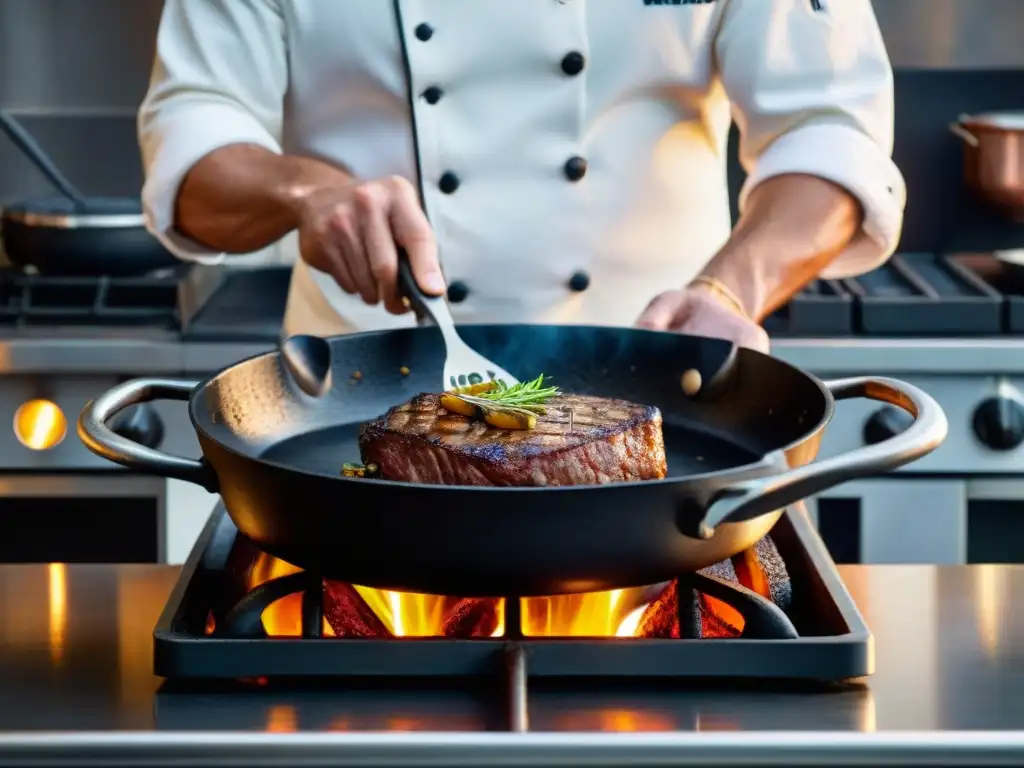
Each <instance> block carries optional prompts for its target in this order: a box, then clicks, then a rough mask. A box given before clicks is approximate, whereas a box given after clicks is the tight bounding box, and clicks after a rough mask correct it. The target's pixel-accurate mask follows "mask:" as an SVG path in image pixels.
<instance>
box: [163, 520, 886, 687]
mask: <svg viewBox="0 0 1024 768" xmlns="http://www.w3.org/2000/svg"><path fill="white" fill-rule="evenodd" d="M239 538H241V537H240V536H239V534H238V531H237V529H236V528H235V526H234V525H233V524H232V522H231V520H230V518H229V517H228V515H227V514H226V512H225V510H224V508H223V506H219V507H218V509H217V510H216V511H215V512H214V514H213V515H212V517H211V519H210V521H209V523H208V524H207V527H206V529H205V530H204V532H203V533H202V535H201V536H200V538H199V540H198V541H197V543H196V546H195V548H194V550H193V553H192V555H191V556H190V558H189V560H188V562H187V564H186V566H185V567H184V569H183V571H182V575H181V577H180V579H179V582H178V584H177V586H176V588H175V590H174V592H173V594H172V596H171V598H170V600H169V601H168V604H167V606H166V608H165V610H164V613H163V615H162V617H161V619H160V622H159V624H158V626H157V628H156V630H155V632H154V650H155V654H154V668H155V672H156V674H158V675H160V676H162V677H165V678H172V679H182V680H195V679H200V678H206V679H243V678H246V679H248V678H288V679H293V678H306V679H314V678H325V679H332V678H333V679H337V678H350V679H353V680H354V679H357V678H386V679H391V680H396V679H400V678H409V679H434V680H440V679H442V678H466V679H470V678H477V679H479V678H486V677H491V676H494V675H499V676H504V677H506V678H508V679H509V686H510V689H512V690H515V685H518V683H515V684H513V679H512V678H513V677H514V679H515V680H519V679H520V678H526V677H529V678H530V679H533V678H584V677H589V678H605V679H608V678H617V679H620V680H622V679H644V678H646V679H650V680H654V679H671V678H675V679H678V680H686V679H691V680H696V679H707V678H716V679H718V678H758V679H773V678H774V679H802V680H810V681H837V680H847V679H851V678H857V677H861V676H863V675H866V674H870V673H871V671H872V652H871V646H872V639H871V635H870V633H869V631H868V629H867V627H866V626H865V625H864V623H863V620H862V619H861V617H860V615H859V613H858V612H857V609H856V607H855V606H854V604H853V601H852V599H851V598H850V596H849V594H848V593H847V592H846V590H845V587H844V586H843V584H842V582H841V580H840V578H839V575H838V573H837V572H836V570H835V566H834V565H833V564H832V562H831V560H830V558H829V557H828V553H827V551H826V550H825V547H824V545H823V544H822V542H821V540H820V538H818V536H817V533H816V532H815V531H814V530H813V528H812V526H811V525H810V523H809V521H808V520H807V517H806V515H805V514H804V513H803V512H801V511H797V510H788V511H787V512H786V513H785V514H784V515H783V516H782V518H781V519H780V521H779V523H778V524H777V525H776V527H775V529H774V530H773V532H772V541H773V542H774V544H775V546H776V547H777V549H778V552H779V554H780V555H781V558H782V560H783V561H784V562H785V566H786V568H787V570H788V573H789V577H790V578H789V580H788V581H789V584H790V589H791V595H790V604H789V607H788V608H787V609H786V610H785V611H783V610H782V609H781V608H779V607H778V606H776V605H775V604H774V603H772V601H770V600H766V599H765V598H764V597H762V596H761V595H760V594H757V593H755V592H753V591H752V590H746V589H744V588H737V587H736V585H735V584H733V583H731V582H729V581H727V580H725V579H723V578H722V577H721V576H718V575H715V574H709V573H707V572H705V573H702V574H689V575H687V576H685V577H683V579H682V581H681V582H679V583H680V584H683V585H684V586H685V587H686V588H687V589H688V591H689V592H691V593H692V592H694V591H696V592H697V593H699V594H703V595H711V596H713V597H717V598H721V599H725V600H727V601H729V602H730V604H731V605H733V606H734V607H735V608H736V610H738V611H740V612H741V613H743V615H744V616H745V617H746V619H747V626H746V627H745V628H744V634H743V635H742V636H741V637H739V638H731V637H725V638H712V639H709V638H700V639H695V638H693V637H690V636H688V635H692V634H693V632H692V629H691V630H689V631H683V628H684V627H686V626H687V622H692V621H693V614H694V611H693V603H692V601H687V600H684V601H683V606H682V607H681V608H680V609H679V613H680V622H679V624H680V633H679V634H680V637H679V638H678V639H676V638H664V637H655V638H646V637H645V638H618V637H601V638H584V637H564V638H556V637H551V638H549V637H525V638H524V637H512V636H505V637H495V638H491V637H483V638H473V639H448V638H437V637H406V638H397V639H396V638H373V637H371V638H367V637H362V638H321V637H319V636H318V635H319V627H320V626H322V622H321V621H318V619H322V617H323V612H324V605H323V597H322V596H323V589H322V580H321V579H320V578H319V577H318V576H316V575H310V574H307V573H301V572H300V573H296V574H292V575H291V576H289V577H285V578H282V579H278V580H274V581H272V582H266V584H265V588H264V589H262V590H260V589H259V588H257V589H254V590H252V591H250V592H249V593H248V594H246V595H245V596H244V597H243V598H242V599H241V600H239V599H238V598H237V596H236V594H235V593H234V592H232V590H231V589H229V584H230V582H231V581H232V579H233V578H234V576H233V575H232V573H230V569H231V568H232V567H234V566H233V565H232V563H231V553H232V550H233V548H234V546H235V543H236V541H237V540H238V539H239ZM687 589H684V590H683V591H684V593H685V592H686V591H687ZM300 592H301V593H303V595H304V599H303V614H304V616H305V621H304V629H303V631H302V634H303V637H294V638H280V637H273V638H266V637H265V633H264V630H263V628H262V624H261V622H260V621H259V615H260V613H261V610H260V609H259V606H260V605H265V604H268V601H270V602H272V599H273V598H274V597H275V596H277V595H284V594H295V593H300ZM748 592H749V594H748ZM773 596H774V595H773ZM515 602H518V601H515ZM684 609H685V610H684ZM218 611H219V612H220V619H219V620H218V621H217V622H216V623H215V627H214V632H213V634H207V624H208V620H209V617H210V615H211V613H213V612H218ZM509 624H510V625H512V621H510V622H509ZM689 626H691V627H692V624H690V625H689ZM261 633H262V634H261ZM780 636H781V637H783V638H786V639H779V638H780ZM520 652H521V653H522V658H521V659H519V658H518V657H517V656H516V654H519V653H520ZM510 668H511V669H512V670H514V671H515V675H514V676H512V673H511V672H510V671H509V670H510ZM511 695H512V694H511V693H510V696H511Z"/></svg>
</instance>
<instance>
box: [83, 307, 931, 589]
mask: <svg viewBox="0 0 1024 768" xmlns="http://www.w3.org/2000/svg"><path fill="white" fill-rule="evenodd" d="M460 332H461V334H462V335H463V338H464V339H465V340H466V342H467V343H469V344H470V345H471V346H472V347H473V348H474V349H476V350H478V351H479V352H480V353H482V354H484V355H486V356H487V357H489V358H491V359H493V360H494V361H496V362H497V363H498V364H499V365H502V366H504V367H505V368H508V369H509V370H511V371H512V372H513V373H517V374H518V375H519V376H521V377H523V378H526V377H530V376H534V375H536V374H537V373H541V372H543V373H544V374H546V375H550V376H552V377H553V378H554V380H555V381H557V383H558V384H559V385H560V386H561V387H562V388H563V389H565V390H566V391H570V392H579V393H591V394H598V395H605V396H610V397H619V398H625V399H629V400H632V401H634V402H638V403H650V404H655V405H657V406H659V407H660V408H661V411H662V414H663V418H664V431H665V442H666V447H667V451H668V467H669V474H670V476H669V477H668V478H666V479H665V480H659V481H648V482H636V483H623V484H612V485H604V486H581V487H563V488H480V487H451V486H430V485H419V484H412V483H401V482H392V481H385V480H374V479H359V478H346V477H340V476H339V473H340V468H341V465H342V463H343V462H346V461H358V460H359V448H358V444H357V432H358V427H359V425H360V423H362V422H364V421H366V420H368V419H371V418H373V417H376V416H379V415H380V414H381V413H383V412H384V411H385V410H386V409H388V408H389V407H390V406H393V405H395V404H397V403H399V402H402V401H405V400H407V399H409V398H411V397H412V396H414V395H416V394H417V393H419V392H423V391H437V388H438V381H439V376H440V375H441V367H442V364H443V360H444V345H443V342H442V338H441V334H440V332H439V331H438V330H437V329H436V328H429V327H421V328H412V329H403V330H395V331H385V332H373V333H361V334H354V335H349V336H339V337H334V338H331V339H327V340H323V339H315V338H312V337H301V338H300V339H299V340H295V339H292V340H289V341H288V342H286V343H285V345H284V348H283V349H282V350H281V351H275V352H269V353H266V354H262V355H259V356H257V357H253V358H251V359H249V360H246V361H243V362H241V363H238V364H236V365H233V366H231V367H230V368H227V369H226V370H224V371H222V372H220V373H218V374H216V375H215V376H213V377H212V378H210V379H208V380H207V381H205V382H195V381H179V380H167V379H156V378H144V379H136V380H134V381H129V382H125V383H123V384H120V385H119V386H117V387H115V388H113V389H111V390H110V391H108V392H106V393H105V394H102V395H100V396H99V397H98V398H97V399H96V400H95V401H93V402H92V403H90V404H89V405H88V406H86V408H85V410H84V411H83V413H82V415H81V418H80V420H79V425H78V429H79V435H80V436H81V438H82V440H83V441H84V442H85V444H86V445H87V446H88V447H89V449H90V450H92V451H93V452H95V453H97V454H99V455H101V456H104V457H106V458H108V459H110V460H111V461H114V462H116V463H118V464H121V465H123V466H126V467H130V468H133V469H136V470H141V471H144V472H148V473H153V474H157V475H162V476H165V477H171V478H178V479H182V480H187V481H190V482H193V483H196V484H198V485H201V486H203V487H205V488H207V489H208V490H211V491H217V492H219V493H220V494H221V495H222V496H223V498H224V502H225V505H226V507H227V509H228V512H229V514H230V515H231V517H232V519H233V520H234V522H235V524H236V525H237V526H238V528H239V530H240V531H241V532H242V533H244V534H245V535H246V536H248V537H249V538H250V539H252V540H253V541H254V542H255V543H256V544H257V545H258V546H259V547H261V548H262V549H264V550H266V551H267V552H269V553H271V554H273V555H275V556H277V557H279V558H281V559H283V560H285V561H288V562H290V563H293V564H295V565H297V566H299V567H302V568H306V569H311V570H314V571H319V572H321V573H322V574H323V575H324V576H326V577H329V578H333V579H338V580H340V581H346V582H352V583H356V584H361V585H366V586H370V587H377V588H384V589H393V590H399V591H410V592H425V593H434V594H448V595H458V596H507V595H519V596H532V595H555V594H564V593H573V592H581V591H588V590H603V589H613V588H619V587H628V586H638V585H643V584H653V583H657V582H660V581H666V580H668V579H671V578H674V577H675V576H677V575H678V574H680V573H683V572H688V571H692V570H696V569H699V568H702V567H704V566H707V565H710V564H712V563H715V562H718V561H721V560H723V559H725V558H727V557H730V556H731V555H734V554H736V553H739V552H741V551H743V550H745V549H747V548H748V547H750V546H752V545H753V544H755V543H756V542H757V541H758V540H759V539H760V538H762V537H763V536H764V535H765V534H766V533H767V532H768V531H769V530H770V529H771V527H772V525H774V523H775V521H776V520H777V519H778V518H779V516H780V515H781V512H780V511H778V510H780V509H781V508H783V507H784V506H786V505H788V504H790V503H792V502H795V501H797V500H799V499H802V498H804V497H806V496H808V495H810V494H813V493H816V492H819V491H822V490H824V489H826V488H830V487H832V486H834V485H837V484H839V483H841V482H844V481H846V480H850V479H853V478H857V477H863V476H866V475H874V474H877V473H880V472H885V471H888V470H891V469H894V468H896V467H898V466H900V465H903V464H906V463H908V462H910V461H913V460H915V459H917V458H919V457H921V456H923V455H925V454H927V453H928V452H930V451H931V450H932V449H934V448H935V447H936V446H938V445H939V443H941V441H942V440H943V438H944V437H945V434H946V420H945V417H944V415H943V413H942V411H941V409H940V408H939V406H938V405H937V404H936V403H935V401H934V400H932V398H930V397H929V396H928V395H926V394H925V393H923V392H921V391H919V390H918V389H916V388H914V387H912V386H910V385H907V384H903V383H901V382H898V381H893V380H890V379H881V378H874V377H863V378H855V379H846V380H842V381H833V382H826V383H823V382H820V381H818V380H817V379H815V378H814V377H813V376H810V375H809V374H807V373H804V372H803V371H800V370H799V369H797V368H794V367H792V366H790V365H788V364H786V363H784V362H782V361H780V360H777V359H775V358H772V357H769V356H767V355H763V354H760V353H757V352H754V351H752V350H747V349H740V350H735V348H734V347H733V345H732V344H730V343H728V342H725V341H721V340H717V339H706V338H699V337H693V336H683V335H677V334H669V333H657V332H651V331H643V330H637V329H627V328H601V327H584V326H533V325H482V326H474V325H469V326H463V327H461V328H460ZM406 368H407V369H408V374H407V375H403V370H404V369H406ZM688 369H696V370H698V371H699V372H700V373H701V374H702V377H703V379H704V380H705V381H711V380H712V379H714V378H715V376H716V374H720V375H719V376H718V379H719V381H718V382H717V385H716V386H715V387H713V390H712V392H711V394H710V396H708V397H699V398H691V397H688V396H687V395H685V394H684V393H683V391H682V389H681V387H680V376H681V374H682V373H683V372H684V371H687V370H688ZM293 370H295V371H299V372H301V374H302V375H300V377H299V378H298V379H297V378H296V377H295V375H294V374H293V373H292V371H293ZM355 371H359V372H360V374H361V375H360V376H359V377H358V378H353V373H354V372H355ZM310 377H313V378H320V379H323V380H324V381H325V382H326V383H327V384H329V385H330V386H326V387H325V388H324V389H325V390H326V391H325V394H323V395H322V396H319V397H318V396H314V395H311V394H308V393H307V392H306V391H304V389H303V387H305V388H307V389H312V390H313V391H316V388H314V387H311V386H310V382H309V381H308V380H307V379H309V378H310ZM299 381H302V382H303V386H300V385H299ZM853 397H865V398H868V399H872V400H878V401H883V402H887V403H890V404H892V405H896V406H899V407H901V408H903V409H905V410H907V411H909V412H910V413H911V414H913V415H914V417H915V421H914V423H913V425H911V426H910V428H909V429H907V430H906V431H905V432H903V433H902V434H900V435H898V436H896V437H893V438H891V439H890V440H887V441H885V442H882V443H879V444H875V445H870V446H866V447H863V448H858V449H856V450H854V451H851V452H849V453H846V454H843V455H840V456H837V457H834V458H828V459H825V460H823V461H821V462H818V463H816V464H812V463H811V462H812V461H813V459H814V457H815V454H816V453H817V451H818V446H819V443H820V440H821V435H822V431H823V429H824V427H825V425H826V423H827V422H828V420H829V418H830V417H831V415H832V412H833V405H834V401H835V400H844V399H848V398H853ZM157 399H175V400H187V401H189V406H188V411H189V416H190V417H191V419H192V423H193V426H194V427H195V429H196V432H197V435H198V437H199V442H200V445H201V446H202V451H203V458H202V459H201V460H199V461H196V460H193V459H186V458H180V457H175V456H170V455H167V454H164V453H161V452H159V451H156V450H153V449H150V448H146V447H144V446H142V445H139V444H137V443H133V442H131V441H130V440H127V439H125V438H124V437H121V436H119V435H116V434H114V433H113V432H112V431H111V429H110V428H109V426H108V424H109V420H110V419H111V418H113V417H114V416H115V414H117V413H118V412H120V411H121V410H123V409H124V408H126V407H128V406H130V405H132V404H136V403H143V402H148V401H152V400H157Z"/></svg>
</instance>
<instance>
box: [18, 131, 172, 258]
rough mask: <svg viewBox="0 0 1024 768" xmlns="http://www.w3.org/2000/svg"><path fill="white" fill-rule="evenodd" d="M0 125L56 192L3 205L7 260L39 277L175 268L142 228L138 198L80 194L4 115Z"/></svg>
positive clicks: (142, 220) (31, 140)
mask: <svg viewBox="0 0 1024 768" xmlns="http://www.w3.org/2000/svg"><path fill="white" fill-rule="evenodd" d="M0 129H2V130H3V132H4V133H5V134H6V135H7V136H8V137H9V138H10V139H11V141H12V142H13V143H14V145H15V146H17V147H18V148H19V149H20V150H21V152H22V154H24V155H25V157H27V158H28V159H29V160H31V161H32V163H33V164H34V165H35V166H36V168H38V169H39V171H40V172H42V173H43V175H45V176H46V178H47V179H48V180H49V181H50V183H51V184H53V186H54V187H56V188H57V190H58V191H59V192H60V196H58V197H52V198H45V199H36V200H26V201H22V202H18V203H14V204H11V205H6V206H4V209H3V214H2V218H0V221H2V225H3V229H2V236H3V246H4V252H5V253H6V255H7V259H8V260H9V261H10V262H11V263H12V264H14V265H16V266H19V267H32V268H34V269H35V270H36V271H38V272H39V273H41V274H45V275H61V276H83V275H85V276H95V275H111V276H125V275H141V274H146V273H149V272H154V271H157V270H161V269H167V268H170V267H174V266H177V264H178V262H177V260H176V259H175V258H174V256H173V255H172V254H171V253H170V252H169V251H168V250H167V249H166V248H164V247H163V245H161V244H160V242H159V241H158V240H157V239H156V238H155V237H153V236H152V235H150V234H149V232H147V231H146V228H145V224H144V219H143V215H142V203H141V201H140V200H139V199H138V198H102V197H87V196H85V195H83V194H82V193H81V192H80V191H79V190H78V189H77V188H76V187H75V186H74V185H73V184H72V183H71V182H70V181H69V180H68V179H67V178H66V177H65V176H64V174H62V173H61V172H60V170H59V169H58V168H57V166H56V165H55V164H54V163H53V161H52V160H51V158H50V157H49V156H48V155H47V154H46V152H44V151H43V149H42V147H40V146H39V145H38V144H37V143H36V142H35V140H34V139H33V138H32V137H31V136H30V135H29V134H28V132H27V131H25V129H24V128H23V127H22V126H21V125H20V124H19V123H18V122H17V121H16V120H15V119H14V118H13V117H11V116H10V115H8V114H4V113H0Z"/></svg>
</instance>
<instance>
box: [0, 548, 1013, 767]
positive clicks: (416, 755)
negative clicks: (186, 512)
mask: <svg viewBox="0 0 1024 768" xmlns="http://www.w3.org/2000/svg"><path fill="white" fill-rule="evenodd" d="M841 571H842V574H843V577H844V578H845V580H846V582H847V584H848V586H849V588H850V590H851V592H852V593H853V595H854V597H855V599H856V600H857V603H858V605H859V606H860V608H861V610H862V612H863V613H864V616H865V618H866V619H867V622H868V624H869V625H870V626H871V627H872V629H873V631H874V633H875V637H876V654H877V662H876V667H877V671H876V673H875V675H874V676H872V677H871V678H870V679H869V680H868V681H867V682H866V684H864V685H854V686H850V687H847V688H843V689H838V690H833V691H829V692H826V693H822V692H810V691H806V690H803V691H801V690H793V689H788V690H783V689H778V690H776V689H772V688H765V687H764V684H761V685H759V686H757V687H752V688H749V689H737V688H735V687H732V688H723V687H709V688H703V689H700V690H693V689H690V690H681V689H679V688H664V687H663V688H660V689H658V690H654V691H651V690H649V689H648V690H646V691H638V690H636V689H630V688H611V687H609V686H607V685H604V684H601V685H599V686H595V687H593V688H592V690H591V691H589V692H588V693H586V694H582V695H581V694H580V693H579V692H576V693H574V694H573V693H568V692H566V691H564V690H560V689H558V688H557V687H550V686H547V687H543V688H542V687H541V686H540V685H534V684H533V682H532V681H531V688H530V691H531V693H530V713H531V728H532V729H533V732H531V733H529V734H525V735H520V734H506V733H503V732H500V731H496V730H490V731H489V730H488V729H489V728H490V729H494V728H498V727H500V720H501V717H500V710H499V714H498V717H497V721H496V722H490V721H489V719H488V718H489V717H492V716H493V711H494V710H495V706H494V705H495V703H496V702H497V701H500V691H499V690H498V689H497V688H496V689H495V690H493V691H487V690H477V691H470V692H466V691H459V690H448V691H440V692H438V691H435V692H426V691H422V690H414V689H411V688H408V687H406V688H393V689H391V690H388V691H384V692H381V691H380V690H379V689H378V690H374V689H371V688H365V687H364V688H354V689H349V690H337V689H334V690H325V689H323V688H320V689H317V690H309V689H306V690H298V689H296V688H294V687H293V688H290V689H274V688H263V689H260V690H243V689H241V688H239V687H237V686H231V687H223V686H222V687H219V688H217V689H208V690H203V691H199V690H196V689H182V688H181V687H180V686H179V687H177V689H174V690H172V689H168V688H166V687H164V688H162V687H161V681H159V680H158V679H155V678H154V677H153V676H152V674H151V632H152V627H153V625H154V623H155V621H156V618H157V614H158V613H159V611H160V609H161V608H162V606H163V604H164V601H165V599H166V597H167V594H168V591H169V590H170V588H171V586H172V585H173V583H174V580H175V579H176V577H177V569H175V568H171V567H161V566H61V565H51V566H45V565H44V566H5V567H0V764H2V765H4V766H14V765H43V764H46V765H54V764H57V763H59V764H61V765H86V764H88V765H113V764H118V765H128V764H131V765H171V764H175V765H181V764H184V762H185V761H186V760H189V759H191V760H193V761H195V763H197V764H203V765H229V764H230V765H247V766H263V765H289V766H302V765H371V764H372V765H385V764H386V765H398V764H401V765H416V764H419V765H435V766H436V765H469V764H473V765H488V764H491V765H499V764H500V765H503V766H512V765H538V764H544V765H569V764H572V765H612V764H619V765H625V764H629V765H687V764H701V765H713V764H718V765H724V764H729V765H801V764H806V765H810V764H816V765H821V764H834V765H839V764H842V765H864V764H870V763H889V764H893V763H903V764H908V763H913V764H917V765H923V764H935V765H938V764H942V765H952V764H987V765H996V764H1006V765H1009V764H1020V763H1021V762H1022V761H1024V733H1022V732H1021V731H1020V730H1018V729H1022V728H1024V706H1022V704H1021V702H1022V701H1024V614H1022V612H1021V611H1020V610H1019V608H1018V607H1019V606H1020V605H1021V604H1022V603H1024V568H1016V567H1004V566H974V567H928V566H858V567H844V568H841ZM325 642H331V641H330V640H327V641H325ZM488 704H490V706H488ZM487 712H492V715H491V716H489V715H487ZM385 731H386V732H385ZM175 761H178V762H175Z"/></svg>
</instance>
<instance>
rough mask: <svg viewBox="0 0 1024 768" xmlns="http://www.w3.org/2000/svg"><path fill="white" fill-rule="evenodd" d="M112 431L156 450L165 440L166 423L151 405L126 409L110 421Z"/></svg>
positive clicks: (144, 404) (146, 404)
mask: <svg viewBox="0 0 1024 768" xmlns="http://www.w3.org/2000/svg"><path fill="white" fill-rule="evenodd" d="M110 429H111V430H113V431H114V432H115V433H116V434H118V435H120V436H121V437H123V438H125V439H126V440H131V441H132V442H135V443H138V444H139V445H144V446H146V447H147V448H156V447H157V446H158V445H160V443H162V442H163V439H164V423H163V421H162V420H161V419H160V415H159V414H158V413H157V412H156V410H155V409H154V408H153V406H152V405H150V404H149V403H141V404H139V405H134V406H132V407H131V408H125V409H124V410H123V411H121V412H120V413H118V414H117V415H116V416H114V418H112V419H111V420H110Z"/></svg>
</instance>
